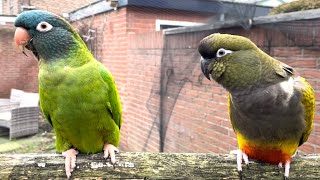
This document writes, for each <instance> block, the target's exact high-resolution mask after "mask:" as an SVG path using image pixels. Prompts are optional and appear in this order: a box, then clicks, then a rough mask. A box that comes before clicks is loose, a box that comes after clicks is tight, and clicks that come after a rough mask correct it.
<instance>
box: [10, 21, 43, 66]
mask: <svg viewBox="0 0 320 180" xmlns="http://www.w3.org/2000/svg"><path fill="white" fill-rule="evenodd" d="M14 42H15V44H16V46H17V47H19V48H21V49H22V53H23V54H24V55H26V56H27V54H26V53H25V51H24V50H25V48H26V49H28V50H30V51H32V53H33V54H34V55H35V57H36V59H38V60H39V55H38V53H37V51H36V49H35V48H34V46H33V44H32V37H31V36H30V34H29V33H28V31H27V30H26V29H24V28H22V27H17V29H16V31H15V33H14Z"/></svg>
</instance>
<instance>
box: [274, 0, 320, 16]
mask: <svg viewBox="0 0 320 180" xmlns="http://www.w3.org/2000/svg"><path fill="white" fill-rule="evenodd" d="M318 8H320V1H319V0H299V1H293V2H290V3H285V4H282V5H280V6H278V7H275V8H273V9H272V10H271V11H270V13H269V14H270V15H273V14H281V13H288V12H295V11H304V10H309V9H318Z"/></svg>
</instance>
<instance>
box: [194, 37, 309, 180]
mask: <svg viewBox="0 0 320 180" xmlns="http://www.w3.org/2000/svg"><path fill="white" fill-rule="evenodd" d="M198 51H199V53H200V55H201V60H200V63H201V69H202V72H203V74H204V75H205V77H207V78H208V79H209V80H214V81H216V82H217V83H219V84H220V85H222V86H223V87H224V88H225V89H226V90H227V91H228V92H229V100H228V107H229V108H228V109H229V117H230V120H231V124H232V127H233V129H234V131H235V133H236V136H237V140H238V146H239V150H237V151H236V152H237V153H236V154H237V169H238V171H239V174H240V177H242V167H241V164H242V160H244V162H245V163H246V164H248V157H249V158H252V159H256V160H260V161H264V162H268V163H272V164H278V165H279V166H281V167H282V165H283V164H284V166H285V172H284V178H285V179H287V178H288V177H289V168H290V162H291V157H292V156H293V155H294V153H295V152H296V150H297V148H298V146H300V145H302V144H303V143H304V142H306V141H307V139H308V137H309V135H310V133H311V130H312V124H313V118H314V111H315V98H314V91H313V89H312V87H311V86H310V84H309V83H308V82H307V81H306V80H305V79H304V78H303V77H300V76H297V75H295V72H294V69H293V68H292V67H290V66H288V65H286V64H284V63H282V62H280V61H278V60H276V59H274V58H272V57H270V56H269V55H267V54H266V53H264V52H263V51H262V50H260V49H259V48H258V47H257V46H256V45H255V44H254V43H253V42H251V41H250V40H249V39H247V38H245V37H241V36H236V35H229V34H219V33H215V34H212V35H210V36H208V37H205V38H204V39H203V40H201V42H200V44H199V47H198Z"/></svg>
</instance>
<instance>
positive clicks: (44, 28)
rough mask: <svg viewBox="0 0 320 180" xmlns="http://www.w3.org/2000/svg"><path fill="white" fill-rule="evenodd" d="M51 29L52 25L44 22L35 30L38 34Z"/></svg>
mask: <svg viewBox="0 0 320 180" xmlns="http://www.w3.org/2000/svg"><path fill="white" fill-rule="evenodd" d="M51 29H52V25H51V24H49V23H47V22H45V21H42V22H40V23H39V24H38V25H37V30H38V31H40V32H47V31H50V30H51Z"/></svg>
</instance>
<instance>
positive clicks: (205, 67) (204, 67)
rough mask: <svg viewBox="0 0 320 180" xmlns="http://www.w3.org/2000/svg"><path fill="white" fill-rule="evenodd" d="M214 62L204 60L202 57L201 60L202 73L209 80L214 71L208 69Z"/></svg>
mask: <svg viewBox="0 0 320 180" xmlns="http://www.w3.org/2000/svg"><path fill="white" fill-rule="evenodd" d="M211 61H212V60H210V59H209V60H208V59H204V58H203V57H202V56H201V59H200V63H201V70H202V73H203V74H204V76H206V78H207V79H209V80H210V81H211V79H210V74H211V72H212V70H211V71H210V70H209V69H208V66H209V64H210V63H211Z"/></svg>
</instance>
